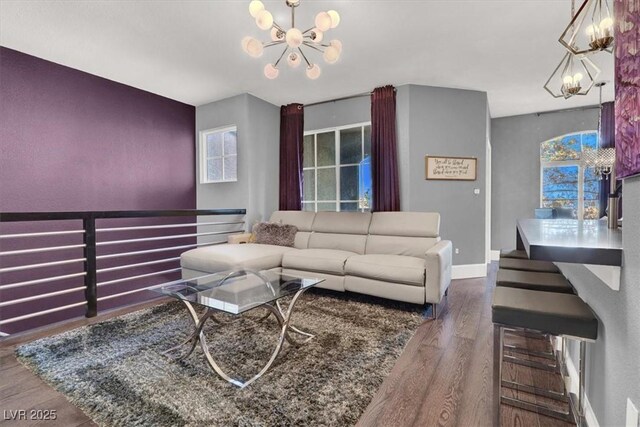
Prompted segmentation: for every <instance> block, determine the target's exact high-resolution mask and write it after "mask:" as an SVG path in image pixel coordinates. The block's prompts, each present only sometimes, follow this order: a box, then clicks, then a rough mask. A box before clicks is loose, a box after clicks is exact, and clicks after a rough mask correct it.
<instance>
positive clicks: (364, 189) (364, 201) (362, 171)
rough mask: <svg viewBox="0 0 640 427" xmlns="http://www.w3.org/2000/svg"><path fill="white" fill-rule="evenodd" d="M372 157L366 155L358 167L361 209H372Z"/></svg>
mask: <svg viewBox="0 0 640 427" xmlns="http://www.w3.org/2000/svg"><path fill="white" fill-rule="evenodd" d="M371 200H372V192H371V157H369V156H368V157H365V158H364V160H362V162H360V167H359V168H358V203H359V207H360V209H366V210H371Z"/></svg>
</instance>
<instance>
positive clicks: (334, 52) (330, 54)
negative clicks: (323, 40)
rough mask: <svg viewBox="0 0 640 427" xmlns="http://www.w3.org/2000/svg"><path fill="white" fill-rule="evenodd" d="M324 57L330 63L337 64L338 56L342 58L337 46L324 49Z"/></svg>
mask: <svg viewBox="0 0 640 427" xmlns="http://www.w3.org/2000/svg"><path fill="white" fill-rule="evenodd" d="M322 57H323V58H324V60H325V61H326V62H327V63H328V64H335V63H336V61H338V58H340V52H338V49H336V48H335V47H333V46H329V47H328V48H326V49H325V50H324V54H323V55H322Z"/></svg>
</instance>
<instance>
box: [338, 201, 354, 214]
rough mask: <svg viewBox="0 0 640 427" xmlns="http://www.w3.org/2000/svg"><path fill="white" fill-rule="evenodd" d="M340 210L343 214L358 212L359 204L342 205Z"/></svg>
mask: <svg viewBox="0 0 640 427" xmlns="http://www.w3.org/2000/svg"><path fill="white" fill-rule="evenodd" d="M340 210H341V211H342V212H355V211H358V203H357V202H349V203H340Z"/></svg>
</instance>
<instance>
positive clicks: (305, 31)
mask: <svg viewBox="0 0 640 427" xmlns="http://www.w3.org/2000/svg"><path fill="white" fill-rule="evenodd" d="M314 28H316V27H311V28H309V29H308V30H304V31H303V32H302V34H307V33H308V32H309V31H311V30H313V29H314Z"/></svg>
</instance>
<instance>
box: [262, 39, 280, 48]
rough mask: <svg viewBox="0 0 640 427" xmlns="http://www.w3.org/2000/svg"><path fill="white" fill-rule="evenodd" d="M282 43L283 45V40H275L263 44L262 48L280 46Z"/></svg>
mask: <svg viewBox="0 0 640 427" xmlns="http://www.w3.org/2000/svg"><path fill="white" fill-rule="evenodd" d="M282 43H284V40H276V41H273V42H267V43H263V44H262V47H271V46H277V45H279V44H282Z"/></svg>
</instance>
